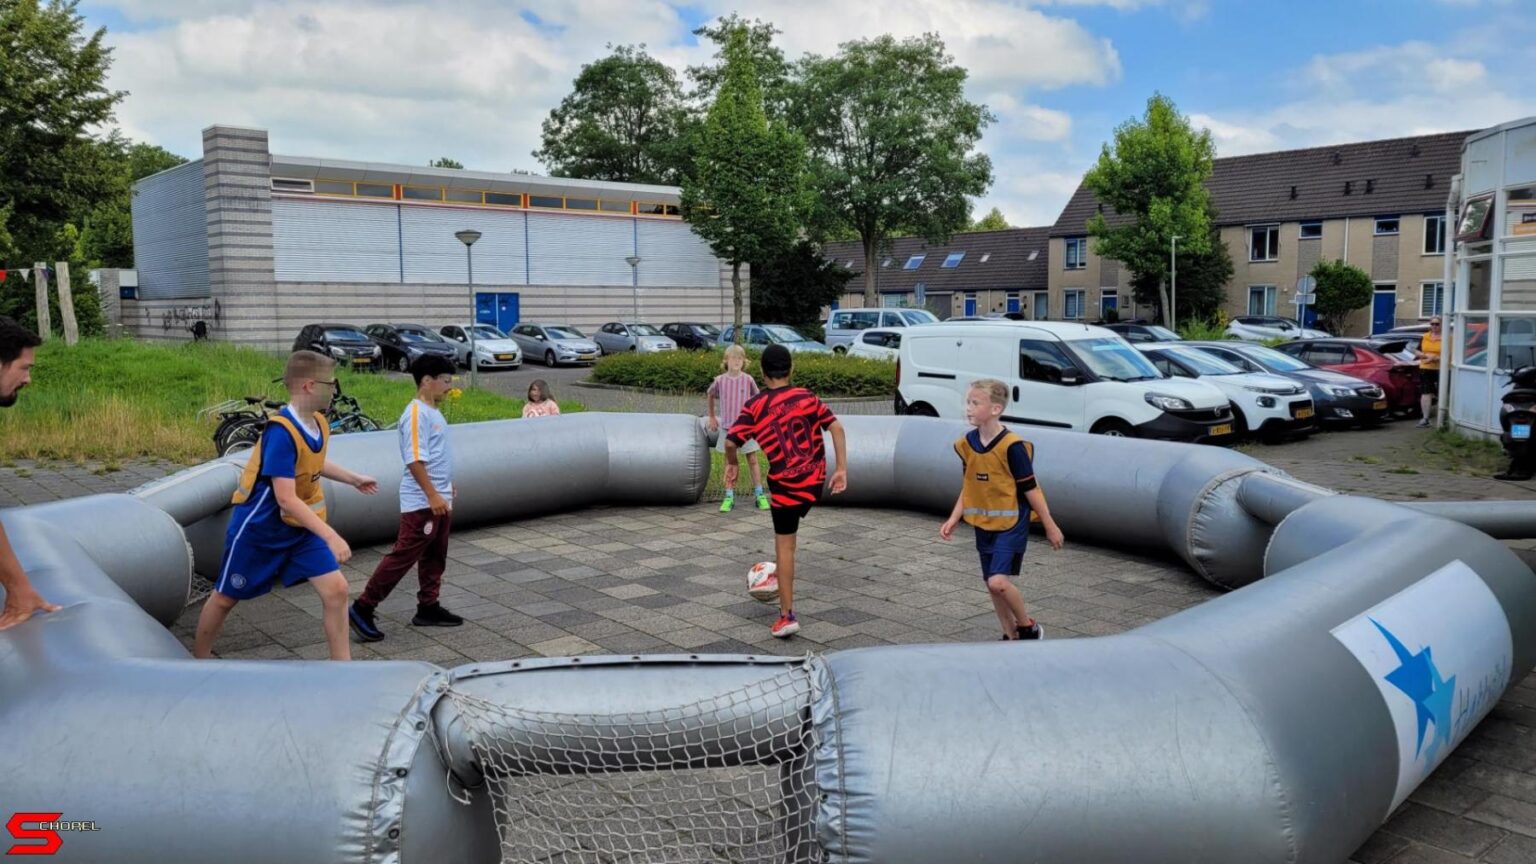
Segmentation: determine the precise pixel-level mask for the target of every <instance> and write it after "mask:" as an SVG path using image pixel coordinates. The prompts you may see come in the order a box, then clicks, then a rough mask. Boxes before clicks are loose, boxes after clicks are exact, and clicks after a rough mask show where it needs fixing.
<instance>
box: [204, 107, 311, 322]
mask: <svg viewBox="0 0 1536 864" xmlns="http://www.w3.org/2000/svg"><path fill="white" fill-rule="evenodd" d="M271 160H272V157H271V153H270V151H269V150H268V145H267V133H266V132H265V131H264V130H259V129H241V128H237V127H232V126H211V127H209V128H207V129H204V130H203V188H204V193H205V195H206V200H207V210H208V277H209V284H210V288H211V294H212V297H213V299H215V300H217V301H219V304H220V307H221V309H220V311H221V314H220V315H219V320H218V322H217V325H216V329H217V332H216V333H215V334H214V337H215V338H217V339H220V340H222V341H229V342H236V343H241V344H247V345H255V346H263V347H273V346H278V345H283V344H284V343H285V342H288V341H289V340H291V339H292V338H293V335H292V334H291V333H283V332H281V331H280V330H279V328H278V327H277V326H276V325H277V323H278V320H279V317H280V316H279V309H278V301H277V290H276V285H275V283H274V281H273V278H272V190H271V174H272V172H271ZM209 323H210V326H213V325H214V322H211V321H210V322H209ZM285 336H286V339H285V338H284V337H285Z"/></svg>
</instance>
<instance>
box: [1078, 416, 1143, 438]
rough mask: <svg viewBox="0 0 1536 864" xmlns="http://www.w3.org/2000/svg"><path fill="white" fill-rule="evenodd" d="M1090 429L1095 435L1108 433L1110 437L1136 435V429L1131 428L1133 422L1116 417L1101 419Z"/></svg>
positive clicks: (1132, 436)
mask: <svg viewBox="0 0 1536 864" xmlns="http://www.w3.org/2000/svg"><path fill="white" fill-rule="evenodd" d="M1089 431H1090V432H1092V433H1093V434H1094V435H1106V436H1108V437H1110V438H1135V437H1136V430H1135V429H1132V428H1131V424H1129V423H1127V422H1125V421H1124V420H1120V419H1118V418H1115V417H1106V418H1104V419H1103V420H1100V421H1099V422H1097V423H1095V424H1093V428H1092V429H1091V430H1089Z"/></svg>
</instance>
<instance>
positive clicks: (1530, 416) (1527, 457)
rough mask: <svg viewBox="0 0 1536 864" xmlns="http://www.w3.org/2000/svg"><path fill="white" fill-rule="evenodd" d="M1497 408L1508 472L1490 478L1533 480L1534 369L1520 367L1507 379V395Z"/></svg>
mask: <svg viewBox="0 0 1536 864" xmlns="http://www.w3.org/2000/svg"><path fill="white" fill-rule="evenodd" d="M1500 403H1501V404H1500V405H1499V425H1500V426H1501V427H1503V429H1504V433H1503V434H1502V435H1500V436H1499V443H1501V444H1503V445H1504V452H1505V453H1508V454H1509V470H1507V471H1505V472H1504V473H1503V474H1496V475H1494V479H1497V480H1529V479H1531V478H1532V477H1536V439H1533V438H1532V437H1531V435H1532V432H1531V429H1532V426H1536V366H1521V367H1520V368H1519V369H1516V370H1515V371H1514V372H1512V373H1510V376H1509V392H1508V393H1505V394H1504V398H1503V399H1501V400H1500Z"/></svg>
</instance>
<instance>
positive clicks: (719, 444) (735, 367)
mask: <svg viewBox="0 0 1536 864" xmlns="http://www.w3.org/2000/svg"><path fill="white" fill-rule="evenodd" d="M720 365H721V367H722V368H723V369H725V372H724V373H723V374H721V375H717V376H715V380H714V381H712V382H710V385H709V394H708V397H707V399H706V402H705V407H706V408H707V410H708V412H709V431H710V432H711V433H712V434H714V435H716V436H717V438H716V441H715V449H716V450H719V451H720V452H721V453H724V452H725V430H726V429H728V428H730V425H731V424H732V423H735V422H736V418H738V417H740V416H741V406H743V405H745V404H747V400H748V399H751V398H752V397H753V396H756V395H757V382H756V381H754V380H752V376H751V375H748V374H747V373H746V368H747V352H746V351H745V350H743V349H742V347H741V346H740V345H732V346H731V347H729V348H727V349H725V360H724V361H723V362H722V363H721V364H720ZM717 405H718V406H719V409H720V410H719V412H718V413H716V411H715V408H716V406H717ZM760 449H761V448H760V447H758V446H757V442H756V441H748V442H747V443H746V445H745V446H744V447H740V448H738V452H741V453H745V454H747V469H748V470H749V471H751V472H752V485H753V486H754V487H755V494H756V495H757V509H759V510H767V509H768V496H767V495H766V494H764V493H763V469H762V466H760V465H759V464H758V460H757V452H758V450H760ZM734 506H736V490H735V489H734V488H730V489H726V490H725V500H724V501H721V502H720V512H721V513H729V512H731V508H732V507H734Z"/></svg>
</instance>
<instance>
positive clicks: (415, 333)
mask: <svg viewBox="0 0 1536 864" xmlns="http://www.w3.org/2000/svg"><path fill="white" fill-rule="evenodd" d="M400 338H401V339H403V340H405V341H406V342H442V341H443V337H441V336H439V335H437V334H436V333H427V332H425V331H422V330H401V331H400Z"/></svg>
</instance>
